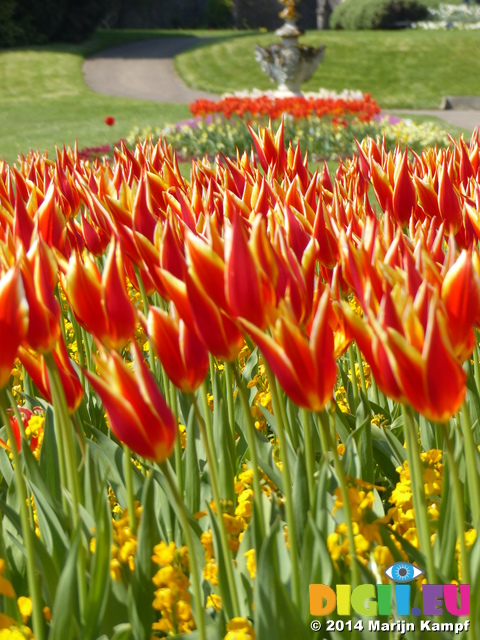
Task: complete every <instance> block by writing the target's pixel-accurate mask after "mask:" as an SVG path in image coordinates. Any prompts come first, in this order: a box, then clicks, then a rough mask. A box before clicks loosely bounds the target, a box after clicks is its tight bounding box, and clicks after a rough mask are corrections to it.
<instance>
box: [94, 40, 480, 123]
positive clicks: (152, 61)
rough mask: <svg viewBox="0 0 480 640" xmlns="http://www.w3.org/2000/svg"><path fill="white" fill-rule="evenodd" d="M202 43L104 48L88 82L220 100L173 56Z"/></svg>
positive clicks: (461, 114) (175, 97) (120, 92)
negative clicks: (182, 72)
mask: <svg viewBox="0 0 480 640" xmlns="http://www.w3.org/2000/svg"><path fill="white" fill-rule="evenodd" d="M200 40H203V41H204V42H208V39H205V38H196V37H193V36H171V37H165V38H157V39H155V40H144V41H141V42H131V43H129V44H124V45H120V46H116V47H112V48H111V49H105V50H104V51H100V52H99V53H97V54H95V55H93V56H91V57H89V58H87V59H86V60H85V62H84V64H83V74H84V77H85V82H86V83H87V85H88V86H89V87H90V88H91V89H93V90H94V91H97V92H98V93H103V94H106V95H111V96H117V97H123V98H140V99H143V100H154V101H158V102H181V103H190V102H193V101H194V100H196V99H198V98H210V99H214V98H217V97H218V96H216V95H214V94H211V93H207V92H205V91H199V90H197V89H191V88H190V87H187V85H186V84H185V83H184V82H183V80H181V78H180V77H179V76H178V75H177V72H176V71H175V66H174V64H173V59H174V57H175V56H176V55H177V54H179V53H181V52H182V51H185V50H186V49H189V48H191V47H193V46H195V45H197V44H198V43H199V41H200ZM198 55H199V56H200V55H201V49H198ZM399 112H400V111H399ZM401 113H402V114H405V115H406V116H407V115H408V114H412V115H413V114H422V115H429V116H435V117H437V118H441V119H442V120H445V121H446V122H449V123H450V124H453V125H455V126H457V127H462V128H464V129H469V130H473V129H474V128H475V127H477V126H478V127H480V111H473V110H470V111H467V110H457V109H451V110H443V109H438V110H428V111H419V110H414V111H413V110H412V111H409V110H406V109H403V110H401Z"/></svg>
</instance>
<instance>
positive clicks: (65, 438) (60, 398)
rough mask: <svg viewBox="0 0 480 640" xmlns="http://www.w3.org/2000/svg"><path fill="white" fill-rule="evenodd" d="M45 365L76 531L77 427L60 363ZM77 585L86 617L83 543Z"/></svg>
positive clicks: (47, 361)
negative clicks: (72, 422) (63, 381)
mask: <svg viewBox="0 0 480 640" xmlns="http://www.w3.org/2000/svg"><path fill="white" fill-rule="evenodd" d="M44 358H45V364H46V365H47V373H48V380H49V383H50V392H51V395H52V404H53V412H54V416H55V433H56V434H57V438H58V441H59V447H58V452H59V456H60V451H61V449H62V445H63V459H64V464H65V468H66V470H67V474H66V476H67V483H68V489H69V491H70V495H71V498H72V523H73V529H74V531H76V530H77V529H78V528H81V526H82V522H81V518H80V508H79V503H80V487H79V482H78V471H77V467H78V462H77V455H76V451H75V441H74V438H73V428H72V424H71V420H70V414H69V413H68V406H67V401H66V398H65V392H64V389H63V386H62V381H61V379H60V374H59V372H58V368H57V364H56V362H55V360H54V357H53V355H52V353H47V354H46V355H45V356H44ZM77 582H78V595H79V604H80V615H81V618H82V620H83V617H84V615H85V613H86V603H87V581H86V569H85V553H84V547H83V544H80V546H79V549H78V558H77Z"/></svg>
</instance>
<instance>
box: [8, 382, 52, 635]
mask: <svg viewBox="0 0 480 640" xmlns="http://www.w3.org/2000/svg"><path fill="white" fill-rule="evenodd" d="M0 418H1V421H2V422H4V423H5V426H6V429H7V437H8V439H9V440H10V451H11V453H12V459H13V467H14V473H15V488H16V491H17V497H18V506H19V509H20V523H21V526H22V536H23V543H24V545H25V556H26V565H27V581H28V591H29V594H30V597H31V599H32V623H33V625H32V626H33V633H34V635H35V638H36V639H37V640H44V638H45V623H44V620H43V608H42V600H41V594H40V588H39V584H38V581H37V575H36V569H35V549H34V538H33V536H34V535H35V534H34V532H33V522H32V526H30V522H29V519H28V509H27V501H28V502H30V500H28V498H27V493H26V489H25V482H24V477H23V473H22V465H21V461H20V454H19V452H18V451H17V447H16V443H15V436H14V434H13V429H12V425H11V424H10V418H9V416H8V412H7V405H6V401H5V396H4V394H3V393H2V392H1V390H0Z"/></svg>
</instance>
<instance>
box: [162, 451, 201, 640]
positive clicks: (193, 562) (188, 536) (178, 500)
mask: <svg viewBox="0 0 480 640" xmlns="http://www.w3.org/2000/svg"><path fill="white" fill-rule="evenodd" d="M160 468H161V469H162V471H163V475H164V476H165V478H166V479H167V482H168V485H169V487H170V490H171V492H172V494H173V498H174V500H175V504H176V505H177V510H178V516H179V518H180V523H181V525H182V529H183V534H184V536H185V541H186V543H187V549H188V558H189V563H188V565H189V568H190V574H191V578H192V579H191V583H192V588H193V595H194V598H195V607H194V611H195V624H196V627H197V629H198V633H199V639H200V640H207V634H206V631H205V610H204V603H203V596H202V586H201V582H200V574H199V572H198V563H197V555H196V552H195V544H194V542H193V536H192V529H191V527H190V523H189V521H188V516H187V511H186V509H185V504H184V502H183V500H182V497H181V496H180V493H179V491H178V487H177V482H176V480H175V478H174V477H173V475H172V472H171V471H170V467H169V466H168V461H165V462H161V463H160Z"/></svg>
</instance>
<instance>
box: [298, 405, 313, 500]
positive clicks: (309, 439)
mask: <svg viewBox="0 0 480 640" xmlns="http://www.w3.org/2000/svg"><path fill="white" fill-rule="evenodd" d="M300 412H301V413H300V415H301V418H302V425H303V441H304V446H305V462H306V467H307V485H308V498H309V501H308V502H309V504H310V508H312V507H313V503H314V500H315V449H314V446H313V434H312V425H311V422H310V413H309V412H308V411H307V410H306V409H300Z"/></svg>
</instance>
